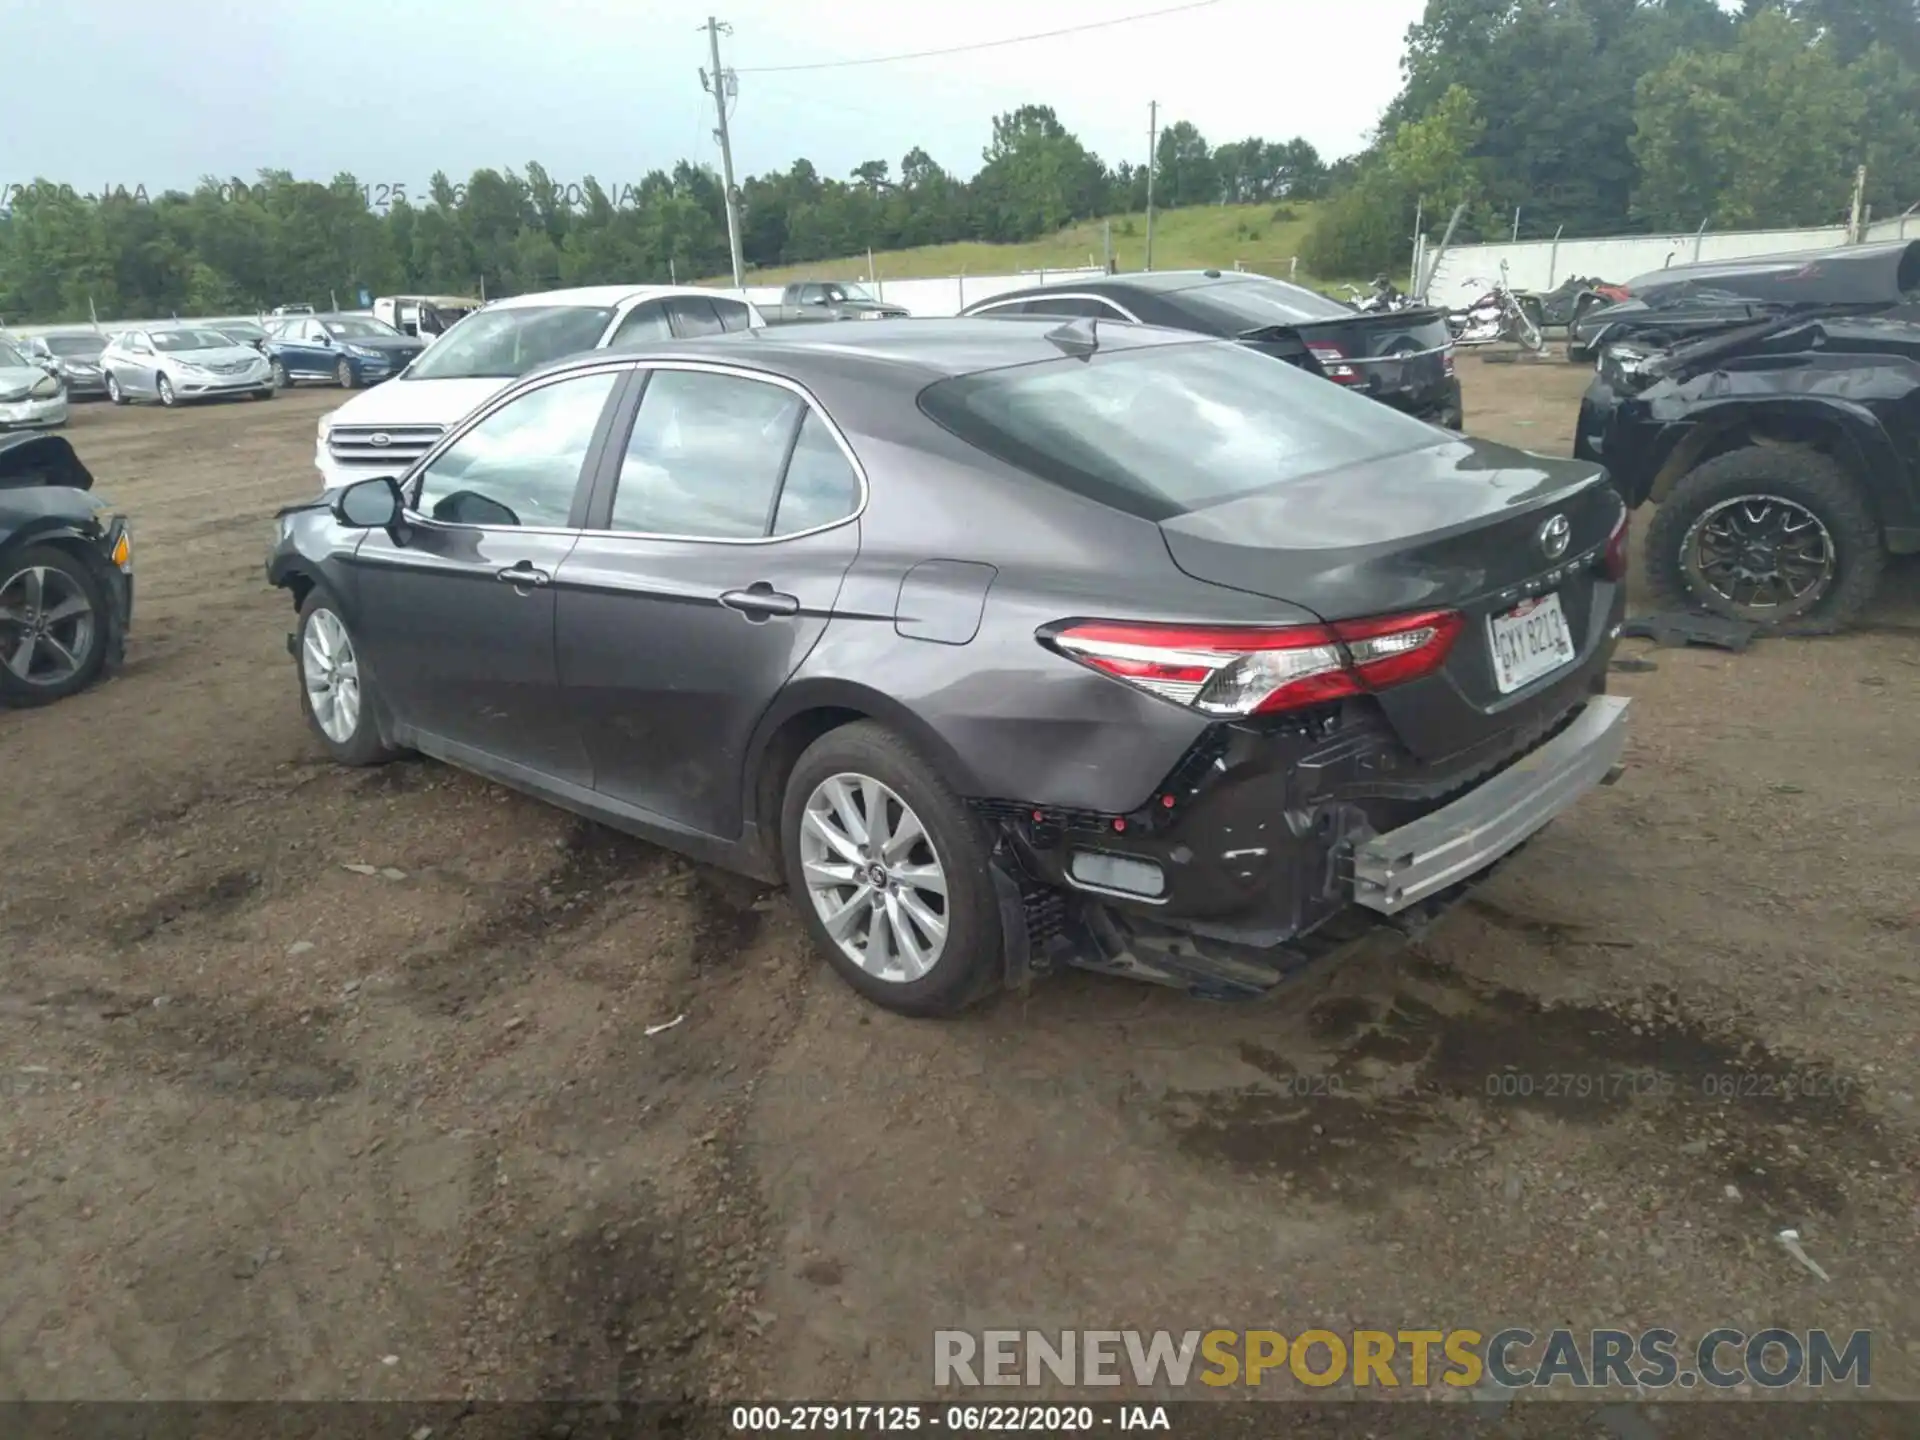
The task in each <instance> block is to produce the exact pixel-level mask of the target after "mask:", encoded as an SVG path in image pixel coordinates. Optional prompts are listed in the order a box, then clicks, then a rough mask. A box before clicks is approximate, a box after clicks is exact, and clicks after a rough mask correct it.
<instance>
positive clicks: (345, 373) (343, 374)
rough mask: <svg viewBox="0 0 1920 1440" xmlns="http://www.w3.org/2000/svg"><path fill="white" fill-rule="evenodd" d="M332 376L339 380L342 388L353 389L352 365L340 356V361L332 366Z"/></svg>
mask: <svg viewBox="0 0 1920 1440" xmlns="http://www.w3.org/2000/svg"><path fill="white" fill-rule="evenodd" d="M333 378H334V379H336V380H338V381H339V382H340V388H341V389H342V390H351V389H353V366H352V365H351V364H350V363H348V361H347V359H346V357H345V356H342V357H341V359H340V363H339V364H338V365H335V366H334V367H333Z"/></svg>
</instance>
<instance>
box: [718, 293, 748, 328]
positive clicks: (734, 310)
mask: <svg viewBox="0 0 1920 1440" xmlns="http://www.w3.org/2000/svg"><path fill="white" fill-rule="evenodd" d="M713 308H714V310H715V312H717V313H718V314H719V316H720V324H721V326H722V327H724V328H725V329H726V330H728V331H730V332H731V331H736V330H747V329H751V328H752V325H753V320H752V317H751V316H750V315H749V313H748V311H747V307H746V305H745V304H744V303H743V302H741V301H739V300H715V301H714V302H713Z"/></svg>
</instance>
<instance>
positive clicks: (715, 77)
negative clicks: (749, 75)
mask: <svg viewBox="0 0 1920 1440" xmlns="http://www.w3.org/2000/svg"><path fill="white" fill-rule="evenodd" d="M701 28H703V29H704V30H705V31H706V32H707V43H708V45H710V46H711V47H712V50H713V73H712V75H711V76H709V75H708V73H707V72H706V71H705V70H702V71H701V72H700V87H701V89H703V90H709V91H711V92H712V93H713V110H714V114H715V115H716V116H718V117H719V120H720V128H719V129H718V130H715V131H714V132H713V136H714V139H716V140H718V141H719V142H720V182H721V184H722V185H724V186H725V187H726V191H725V195H724V197H723V198H724V199H725V200H726V203H727V248H728V249H729V250H730V251H732V252H733V287H734V289H736V290H744V289H745V288H746V285H747V267H746V265H745V264H744V263H743V262H742V260H741V258H740V212H739V209H738V207H737V206H736V205H735V204H734V197H733V138H732V137H731V136H730V135H728V133H727V96H728V95H729V94H738V93H739V82H738V81H737V80H736V79H735V78H734V74H733V72H732V71H731V70H722V69H721V68H720V37H721V36H722V35H723V34H725V35H731V34H732V33H733V27H732V26H731V25H726V24H723V23H722V22H720V21H718V20H716V19H714V18H713V16H711V15H709V16H708V17H707V23H706V24H705V25H704V26H703V27H701Z"/></svg>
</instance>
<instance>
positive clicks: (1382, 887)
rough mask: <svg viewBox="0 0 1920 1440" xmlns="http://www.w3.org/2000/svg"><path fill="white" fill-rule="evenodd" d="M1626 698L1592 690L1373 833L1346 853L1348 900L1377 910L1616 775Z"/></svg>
mask: <svg viewBox="0 0 1920 1440" xmlns="http://www.w3.org/2000/svg"><path fill="white" fill-rule="evenodd" d="M1628 706H1629V702H1628V701H1627V700H1626V699H1625V698H1623V697H1620V696H1608V695H1603V696H1596V697H1595V698H1594V699H1592V700H1591V701H1589V702H1588V703H1587V706H1586V708H1585V709H1584V710H1582V711H1581V713H1580V716H1579V718H1578V719H1576V720H1575V721H1574V722H1573V724H1571V725H1569V726H1568V727H1567V728H1566V729H1565V730H1563V731H1561V733H1560V734H1558V735H1556V736H1555V737H1554V738H1553V739H1551V740H1549V741H1548V742H1547V743H1546V744H1544V745H1542V746H1541V747H1540V748H1539V749H1537V750H1535V751H1533V752H1531V753H1530V754H1528V755H1526V756H1525V757H1523V758H1522V759H1521V760H1520V761H1519V763H1517V764H1515V765H1512V766H1509V767H1508V768H1507V769H1505V770H1503V771H1501V772H1500V773H1499V774H1497V775H1495V776H1494V777H1493V778H1492V779H1490V780H1487V781H1486V782H1485V783H1483V784H1481V785H1478V786H1476V787H1475V788H1474V789H1472V790H1470V791H1468V792H1467V793H1466V794H1465V795H1463V796H1461V797H1460V798H1459V799H1458V800H1455V801H1454V802H1453V803H1452V804H1450V805H1446V806H1443V807H1442V808H1440V809H1438V810H1436V811H1434V812H1433V813H1432V814H1431V815H1426V816H1423V817H1422V818H1420V819H1418V820H1415V821H1413V822H1412V823H1411V824H1408V825H1403V826H1401V827H1400V828H1399V829H1397V830H1392V831H1389V832H1388V833H1387V834H1385V835H1379V836H1376V837H1374V838H1373V839H1371V840H1369V841H1367V842H1366V843H1365V844H1363V845H1361V846H1360V847H1359V848H1358V849H1357V850H1356V851H1355V852H1354V857H1353V898H1354V900H1355V901H1356V902H1357V903H1359V904H1361V905H1364V906H1366V907H1367V908H1368V909H1369V910H1373V911H1376V912H1378V913H1379V914H1382V915H1396V914H1398V913H1399V912H1400V911H1402V910H1405V909H1407V908H1408V907H1409V906H1412V905H1416V904H1418V903H1419V902H1420V901H1422V900H1424V899H1425V898H1427V897H1428V896H1429V895H1433V894H1435V893H1437V892H1439V891H1441V890H1445V889H1446V888H1448V887H1449V886H1451V885H1453V884H1455V883H1456V882H1458V881H1460V880H1462V879H1465V878H1466V877H1467V876H1469V875H1471V874H1473V873H1474V872H1475V871H1478V870H1481V869H1484V868H1485V867H1486V866H1488V865H1490V864H1492V863H1493V862H1494V861H1495V860H1498V859H1499V858H1500V857H1501V856H1502V855H1505V854H1506V853H1507V852H1508V851H1509V850H1512V849H1513V848H1514V847H1515V846H1516V845H1518V844H1519V843H1520V842H1521V841H1523V840H1525V839H1526V838H1527V837H1528V836H1530V835H1532V834H1533V833H1534V832H1535V831H1536V830H1539V829H1540V828H1541V827H1542V826H1544V825H1546V824H1547V823H1548V822H1549V821H1550V820H1552V819H1554V818H1555V817H1556V816H1558V815H1560V814H1561V813H1563V812H1564V811H1566V810H1567V809H1568V808H1569V807H1570V806H1571V805H1573V803H1574V802H1575V801H1576V800H1578V799H1579V798H1580V797H1581V796H1582V795H1584V794H1586V792H1587V791H1589V790H1591V789H1593V788H1594V787H1595V786H1597V785H1602V784H1609V783H1611V781H1612V779H1617V778H1618V775H1617V771H1618V769H1619V767H1620V756H1621V754H1622V753H1623V751H1624V750H1625V748H1626V743H1627V723H1626V722H1627V709H1628Z"/></svg>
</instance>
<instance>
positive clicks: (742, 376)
mask: <svg viewBox="0 0 1920 1440" xmlns="http://www.w3.org/2000/svg"><path fill="white" fill-rule="evenodd" d="M633 370H646V371H653V370H693V371H697V372H701V373H704V374H712V375H726V376H729V377H731V378H733V379H737V380H753V381H758V382H759V383H761V384H763V385H778V386H779V387H781V388H782V389H784V390H791V391H792V392H793V393H794V394H795V395H798V396H799V397H800V401H801V403H802V404H803V405H805V406H806V407H807V408H808V409H809V410H810V411H811V412H812V413H813V414H814V415H816V416H818V417H819V419H820V422H821V423H822V424H823V425H825V426H826V427H827V433H828V434H829V435H831V436H833V440H834V443H835V444H836V445H838V446H839V447H840V453H841V454H842V455H844V456H845V457H846V460H847V464H849V465H850V466H852V467H853V475H854V479H855V480H857V481H858V482H859V484H860V499H859V503H858V504H857V505H855V506H854V508H853V510H852V512H851V513H849V514H847V515H845V516H842V517H841V518H840V519H838V520H830V521H828V522H827V523H826V524H824V525H815V526H813V527H812V528H811V529H807V530H794V531H792V532H790V533H788V534H785V535H752V536H743V537H733V536H721V535H671V534H663V533H657V532H655V531H651V530H585V529H582V530H575V529H572V528H570V527H568V526H555V525H458V524H454V523H452V522H450V521H446V520H435V519H432V518H431V517H429V516H426V515H422V514H420V513H419V512H418V511H417V510H415V509H414V508H413V501H414V499H415V498H416V497H417V496H418V494H419V482H420V480H421V479H422V478H424V476H425V475H426V472H427V469H428V467H429V466H431V465H432V464H433V462H434V461H435V460H437V459H439V458H440V456H441V455H442V454H443V453H444V452H445V451H447V450H448V449H450V448H452V447H453V446H454V445H457V444H458V443H459V442H460V441H461V439H463V438H464V437H465V436H466V435H467V434H468V432H470V431H472V430H474V429H476V428H477V427H479V426H480V425H482V424H484V423H485V422H486V421H487V420H488V419H490V418H491V417H492V416H494V415H495V414H497V413H498V412H499V411H501V410H502V409H504V408H505V407H506V406H508V405H510V404H511V403H513V402H514V401H515V400H518V399H520V398H521V397H522V396H524V395H531V394H532V393H533V392H534V391H536V390H543V389H545V388H546V387H547V386H549V385H557V384H560V383H562V382H563V381H567V380H578V379H581V378H583V377H585V376H588V375H600V374H605V373H609V372H611V373H614V374H618V373H620V372H622V371H633ZM645 398H646V397H645V392H642V395H641V400H642V403H644V402H645ZM634 414H635V416H636V417H637V416H638V414H639V411H638V409H637V408H636V410H635V411H634ZM802 423H805V422H804V421H803V422H802ZM609 438H610V439H611V437H609ZM625 448H626V447H625V441H624V439H623V440H622V442H621V450H622V452H623V453H624V451H625ZM791 459H792V457H791V456H789V457H788V463H789V464H791ZM781 483H782V484H784V483H785V471H784V470H783V471H782V474H781ZM614 486H615V489H616V490H617V489H618V488H619V472H618V471H617V470H616V471H615V474H614ZM872 493H873V492H872V486H871V484H870V483H869V481H868V479H867V468H866V466H864V465H862V464H861V463H860V457H859V456H858V455H856V454H854V452H853V446H851V445H849V444H848V443H847V437H846V432H845V431H843V430H842V429H841V428H840V425H839V422H837V421H836V420H835V419H834V418H833V417H832V416H831V415H829V414H828V413H827V409H826V406H824V405H822V404H821V403H820V402H819V400H818V399H816V398H815V397H814V395H813V392H812V391H810V390H808V389H807V387H806V386H804V385H802V384H801V383H800V382H799V381H797V380H790V379H788V378H787V377H786V376H784V375H773V374H769V373H768V372H767V371H764V370H754V369H751V368H749V367H747V366H744V365H728V364H724V363H722V362H719V361H714V360H680V359H660V360H647V359H642V358H636V357H633V356H627V355H623V356H621V357H620V358H619V359H618V360H611V359H610V360H607V361H604V362H599V363H596V364H593V365H588V366H583V367H582V368H580V369H578V370H570V371H568V372H566V373H565V374H563V375H544V376H542V377H541V378H540V379H539V380H537V381H532V382H516V383H515V384H514V385H513V386H512V387H511V388H510V389H508V390H507V391H505V392H504V393H502V394H500V395H496V396H494V397H493V399H492V400H491V401H489V402H487V406H486V408H485V409H484V410H481V411H476V412H475V413H474V414H473V415H471V416H469V417H468V419H467V421H466V423H464V424H462V425H461V426H460V427H459V428H458V430H454V429H452V428H449V429H448V431H447V432H446V433H445V434H444V435H442V436H441V437H440V439H439V441H438V442H437V443H436V444H435V445H434V447H433V448H432V449H430V450H428V451H427V453H426V454H424V455H422V456H421V457H420V458H419V459H418V460H416V461H415V462H414V464H413V468H412V469H411V470H409V471H408V472H407V473H406V475H405V477H404V478H403V479H402V481H401V514H402V515H403V516H404V517H405V518H406V519H407V520H409V521H411V522H413V523H415V524H419V525H429V526H433V527H435V528H437V529H441V530H479V531H484V532H486V533H489V534H500V535H577V536H579V537H581V538H582V539H585V538H587V537H589V536H591V537H594V538H596V539H597V538H603V537H612V538H617V539H622V540H665V541H672V542H674V543H675V544H681V545H780V544H785V543H786V542H787V541H789V540H803V539H805V538H806V537H808V536H809V535H824V534H825V533H826V532H827V531H829V530H838V529H839V528H840V527H841V526H842V525H850V524H852V523H853V522H854V521H856V520H858V519H859V518H860V517H861V516H862V515H864V514H866V512H867V502H868V501H869V500H870V499H871V498H872Z"/></svg>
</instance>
